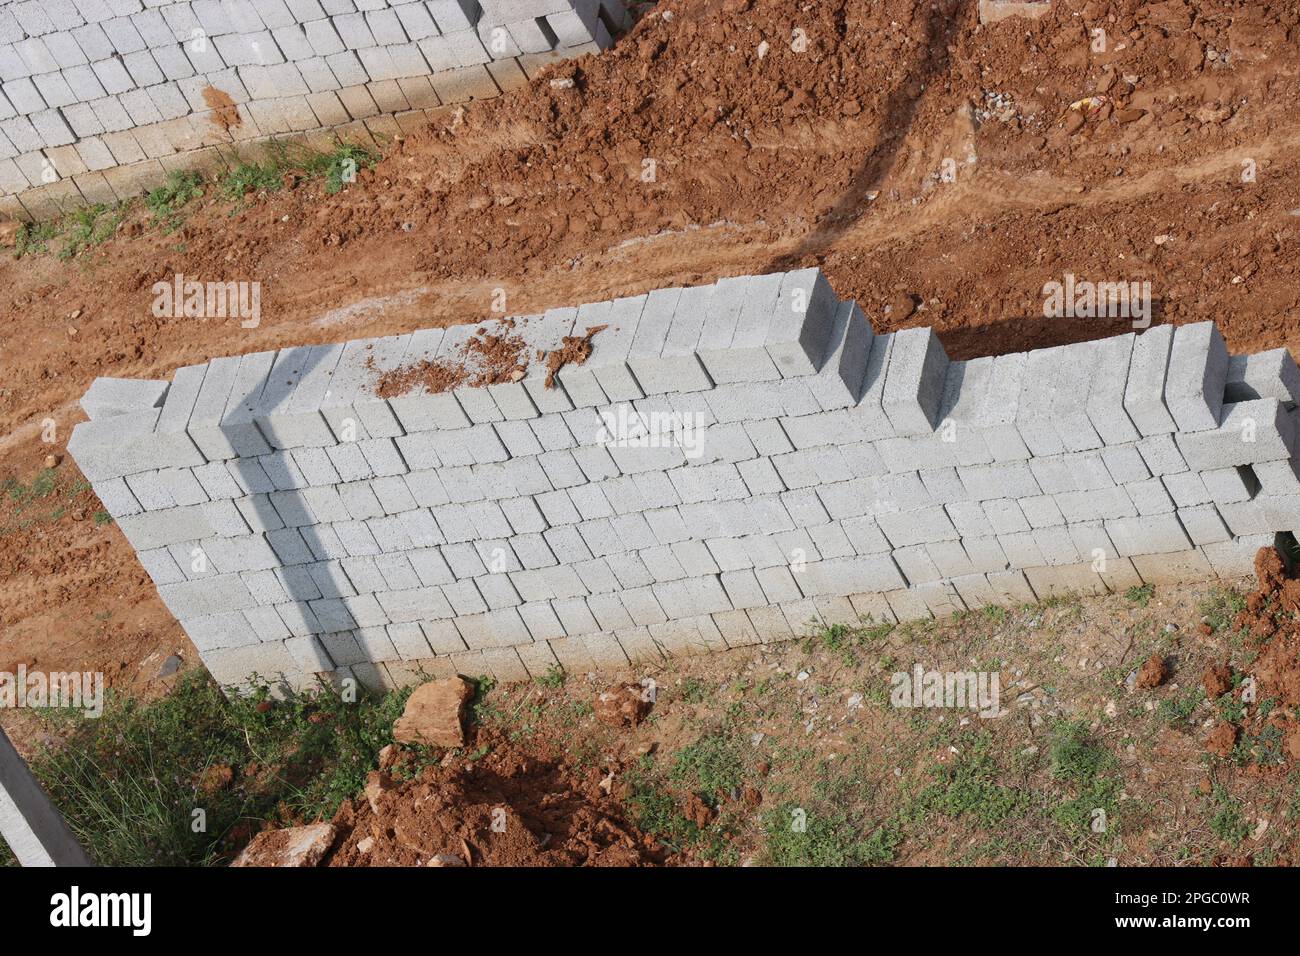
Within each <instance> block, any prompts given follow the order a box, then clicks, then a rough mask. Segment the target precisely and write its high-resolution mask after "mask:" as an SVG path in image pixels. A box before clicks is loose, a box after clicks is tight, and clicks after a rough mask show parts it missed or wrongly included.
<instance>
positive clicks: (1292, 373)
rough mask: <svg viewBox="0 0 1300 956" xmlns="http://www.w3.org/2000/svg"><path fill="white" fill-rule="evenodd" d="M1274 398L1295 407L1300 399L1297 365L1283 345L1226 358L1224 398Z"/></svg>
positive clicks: (1244, 399) (1231, 401)
mask: <svg viewBox="0 0 1300 956" xmlns="http://www.w3.org/2000/svg"><path fill="white" fill-rule="evenodd" d="M1260 398H1275V399H1277V400H1278V401H1279V402H1281V403H1282V404H1284V405H1286V406H1288V407H1289V408H1290V407H1294V406H1295V405H1296V403H1297V402H1300V369H1297V368H1296V364H1295V359H1293V358H1292V357H1291V353H1290V352H1289V351H1288V350H1286V349H1271V350H1269V351H1267V352H1259V353H1256V354H1255V355H1234V356H1232V357H1231V358H1230V359H1229V360H1228V375H1227V380H1226V382H1225V383H1224V398H1223V400H1224V402H1226V403H1235V402H1249V401H1254V400H1255V399H1260Z"/></svg>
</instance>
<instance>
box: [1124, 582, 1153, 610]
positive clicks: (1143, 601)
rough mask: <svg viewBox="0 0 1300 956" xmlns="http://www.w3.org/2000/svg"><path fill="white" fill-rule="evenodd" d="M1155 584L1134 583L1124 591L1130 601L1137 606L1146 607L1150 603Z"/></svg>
mask: <svg viewBox="0 0 1300 956" xmlns="http://www.w3.org/2000/svg"><path fill="white" fill-rule="evenodd" d="M1155 593H1156V586H1155V585H1154V584H1135V585H1133V586H1132V587H1131V588H1129V589H1128V590H1127V591H1125V592H1124V597H1126V598H1127V599H1128V600H1129V601H1130V602H1132V603H1133V604H1136V605H1137V606H1138V607H1146V606H1147V605H1148V604H1150V603H1151V598H1153V597H1154V596H1155Z"/></svg>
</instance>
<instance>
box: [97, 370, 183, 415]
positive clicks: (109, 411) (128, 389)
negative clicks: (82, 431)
mask: <svg viewBox="0 0 1300 956" xmlns="http://www.w3.org/2000/svg"><path fill="white" fill-rule="evenodd" d="M167 388H168V384H167V382H161V381H152V380H146V379H131V378H104V377H102V376H101V377H99V378H96V379H95V381H94V382H92V383H91V385H90V388H89V389H87V390H86V393H85V394H84V395H82V396H81V408H82V410H83V411H84V412H85V413H86V414H87V415H88V416H89V417H90V420H91V421H103V420H104V419H107V418H112V417H113V416H115V415H126V414H128V413H130V412H141V411H147V410H148V409H151V408H157V407H158V406H160V405H162V403H163V399H164V398H165V397H166V395H167Z"/></svg>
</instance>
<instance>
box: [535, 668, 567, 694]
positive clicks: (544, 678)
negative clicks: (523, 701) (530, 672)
mask: <svg viewBox="0 0 1300 956" xmlns="http://www.w3.org/2000/svg"><path fill="white" fill-rule="evenodd" d="M567 679H568V675H567V674H565V672H564V668H563V667H561V666H560V665H559V664H552V665H551V666H549V667H548V668H546V673H545V674H543V675H541V676H540V677H538V678H536V680H537V683H538V684H540V685H541V686H543V687H551V688H555V687H563V686H564V682H565V680H567Z"/></svg>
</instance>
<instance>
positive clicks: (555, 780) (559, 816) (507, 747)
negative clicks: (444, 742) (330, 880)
mask: <svg viewBox="0 0 1300 956" xmlns="http://www.w3.org/2000/svg"><path fill="white" fill-rule="evenodd" d="M414 754H415V751H397V752H392V751H390V752H389V756H388V759H387V760H385V761H384V763H386V764H387V766H386V768H385V769H383V770H381V771H378V772H377V773H374V774H372V775H371V781H370V785H369V786H368V787H367V797H368V798H369V799H365V798H359V799H356V800H349V801H346V802H345V803H344V804H343V806H342V807H341V808H340V809H339V812H338V813H337V814H336V816H335V818H334V821H333V822H334V825H335V827H336V828H337V829H338V832H339V836H338V839H337V841H336V845H335V848H334V850H333V851H332V853H331V854H330V855H329V857H328V858H327V860H326V863H327V865H329V866H429V865H435V866H436V865H452V866H456V865H466V866H655V865H662V864H665V863H672V862H673V859H672V857H671V856H670V854H668V853H667V852H666V851H665V850H664V849H662V848H661V847H659V846H658V845H657V844H656V843H655V841H654V840H653V839H651V838H650V837H648V836H646V835H645V834H643V833H641V832H640V831H639V830H638V829H637V828H636V826H635V825H634V824H633V823H631V822H630V821H629V819H628V817H627V814H626V811H625V810H624V808H623V806H622V805H621V804H620V803H619V802H618V801H617V799H616V798H615V797H613V796H611V795H610V793H609V792H608V791H609V789H610V788H609V786H608V784H606V785H605V786H602V781H603V780H605V779H607V775H606V774H604V773H602V772H601V771H600V770H599V769H595V768H593V769H591V770H589V771H585V772H584V771H580V770H577V769H575V768H574V767H572V766H571V765H569V764H568V763H567V762H566V761H565V760H564V759H563V758H562V757H560V756H559V755H558V754H557V753H555V752H554V751H552V750H551V749H550V748H549V746H548V745H547V744H545V743H543V742H539V741H530V742H528V745H527V747H523V746H521V745H520V744H518V743H515V742H513V741H510V740H508V739H507V738H506V737H504V736H503V735H501V734H498V733H496V732H494V731H489V730H485V729H483V728H479V729H478V730H477V732H476V737H475V739H474V740H473V741H472V743H471V744H470V746H469V748H468V751H467V754H462V755H459V756H455V755H452V754H450V753H449V754H448V756H446V757H445V758H444V759H443V760H442V761H441V762H440V763H437V764H433V765H430V766H427V767H424V768H423V769H422V770H420V771H418V773H416V774H415V776H414V777H413V779H409V780H402V779H401V777H402V775H403V774H404V773H408V774H409V773H411V772H412V770H411V768H412V765H413V764H412V762H413V760H414ZM479 754H483V755H482V756H479ZM434 860H436V862H434V863H431V862H430V861H434Z"/></svg>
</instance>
